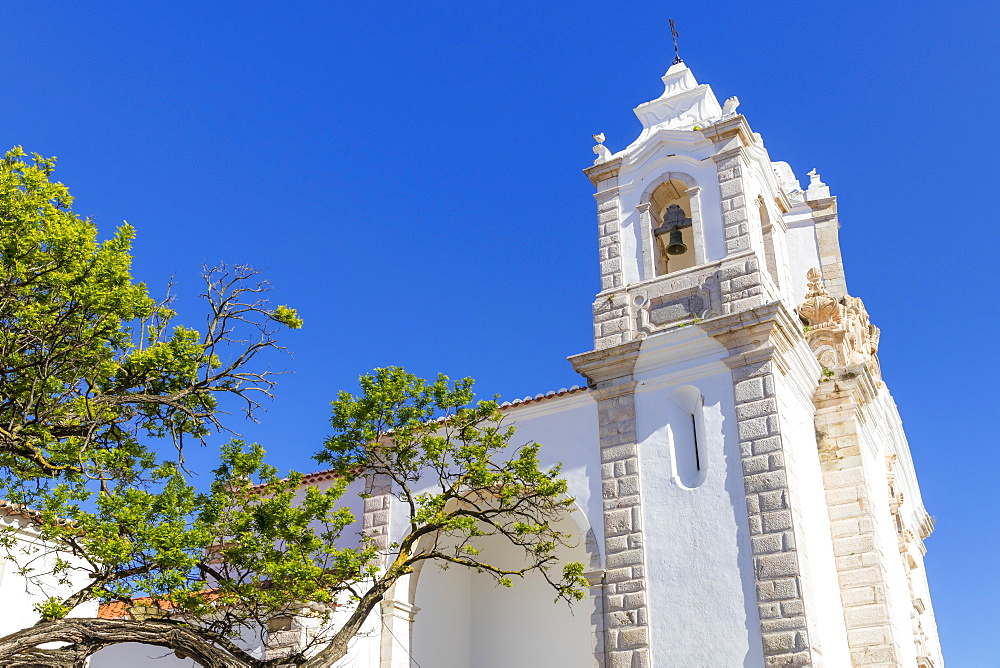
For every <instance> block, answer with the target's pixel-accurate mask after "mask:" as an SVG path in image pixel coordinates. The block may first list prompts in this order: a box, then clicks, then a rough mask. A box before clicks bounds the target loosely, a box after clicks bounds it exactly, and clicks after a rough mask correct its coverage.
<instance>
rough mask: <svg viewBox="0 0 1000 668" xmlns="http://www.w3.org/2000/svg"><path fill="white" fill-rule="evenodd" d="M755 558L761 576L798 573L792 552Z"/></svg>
mask: <svg viewBox="0 0 1000 668" xmlns="http://www.w3.org/2000/svg"><path fill="white" fill-rule="evenodd" d="M609 559H610V557H609ZM755 559H756V562H757V574H758V576H759V577H761V578H775V577H787V576H792V575H798V574H799V563H798V560H797V559H796V558H795V553H794V552H783V553H780V554H766V555H763V556H759V557H756V558H755Z"/></svg>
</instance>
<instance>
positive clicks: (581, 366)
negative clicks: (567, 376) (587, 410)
mask: <svg viewBox="0 0 1000 668" xmlns="http://www.w3.org/2000/svg"><path fill="white" fill-rule="evenodd" d="M641 345H642V341H630V342H628V343H623V344H621V345H618V346H614V347H612V348H605V349H603V350H592V351H590V352H589V353H580V354H579V355H573V356H571V357H569V358H568V359H569V361H570V364H572V365H573V368H574V369H576V372H577V373H579V374H580V375H582V376H583V377H584V378H586V379H587V383H588V384H589V385H590V386H591V387H594V388H596V389H598V390H606V389H608V388H610V387H611V386H620V385H622V384H623V383H627V382H629V381H631V378H632V370H633V369H635V363H636V360H638V359H639V348H640V346H641ZM616 380H618V381H619V382H617V383H616V382H615V381H616ZM602 398H603V397H602Z"/></svg>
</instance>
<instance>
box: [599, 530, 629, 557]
mask: <svg viewBox="0 0 1000 668" xmlns="http://www.w3.org/2000/svg"><path fill="white" fill-rule="evenodd" d="M628 548H629V546H628V534H622V535H620V536H605V537H604V550H605V552H607V553H608V554H610V553H612V552H624V551H625V550H627V549H628Z"/></svg>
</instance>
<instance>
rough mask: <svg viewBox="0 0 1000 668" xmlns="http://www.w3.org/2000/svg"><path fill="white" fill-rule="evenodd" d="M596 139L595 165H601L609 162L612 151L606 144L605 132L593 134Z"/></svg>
mask: <svg viewBox="0 0 1000 668" xmlns="http://www.w3.org/2000/svg"><path fill="white" fill-rule="evenodd" d="M591 136H592V137H593V138H594V141H596V142H597V146H595V147H594V153H596V154H597V159H596V160H594V164H595V165H599V164H601V163H602V162H607V161H608V160H610V159H611V151H609V150H608V148H607V147H606V146H605V145H604V133H603V132H598V133H597V134H596V135H591Z"/></svg>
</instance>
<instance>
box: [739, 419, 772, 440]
mask: <svg viewBox="0 0 1000 668" xmlns="http://www.w3.org/2000/svg"><path fill="white" fill-rule="evenodd" d="M737 431H739V435H740V440H741V441H752V440H754V439H758V438H764V437H765V436H768V435H770V431H769V430H768V426H767V420H766V419H765V418H754V419H752V420H741V421H740V423H739V426H738V427H737Z"/></svg>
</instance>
